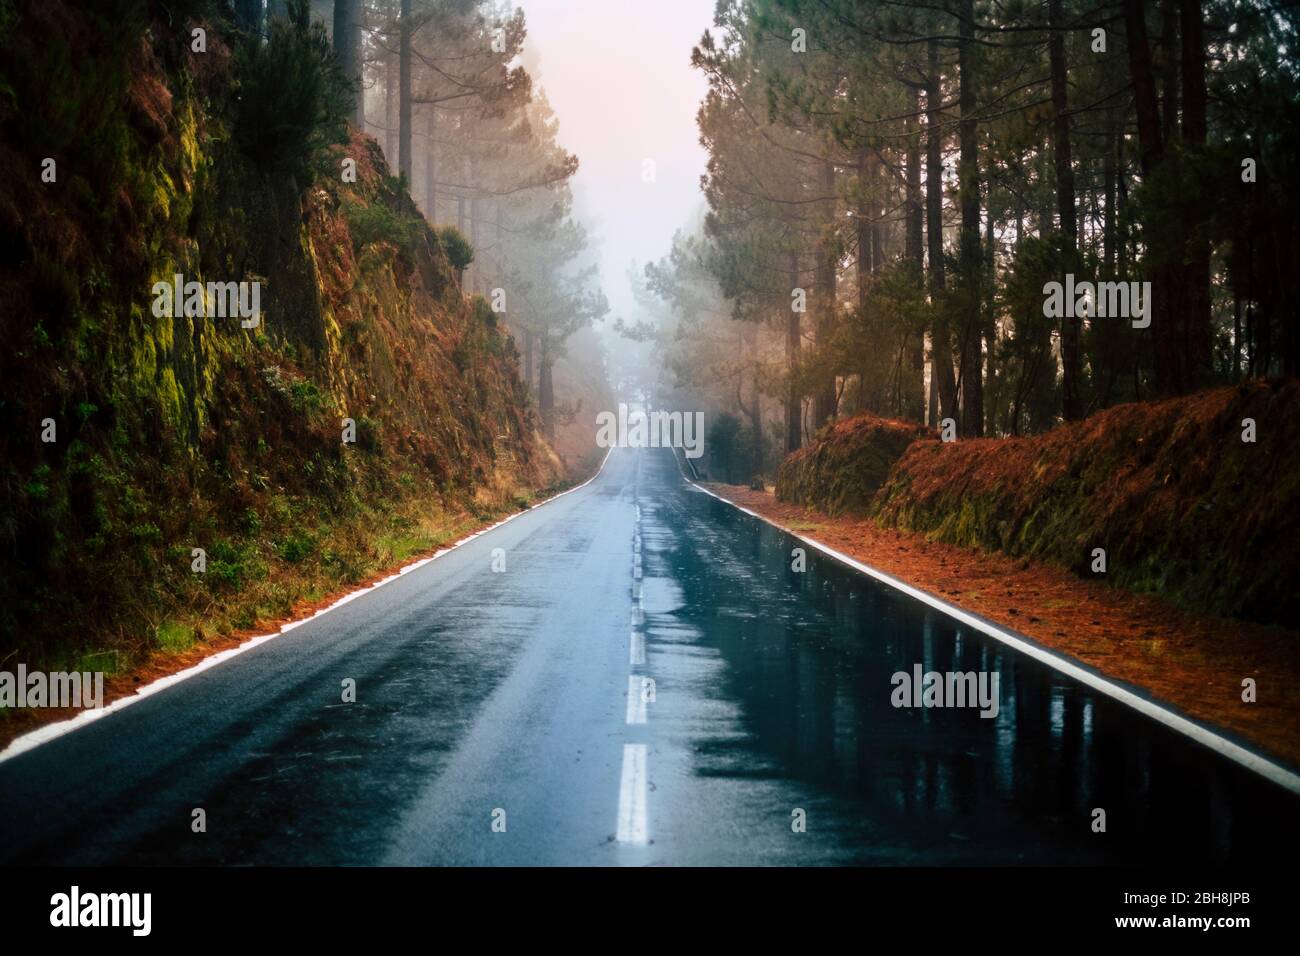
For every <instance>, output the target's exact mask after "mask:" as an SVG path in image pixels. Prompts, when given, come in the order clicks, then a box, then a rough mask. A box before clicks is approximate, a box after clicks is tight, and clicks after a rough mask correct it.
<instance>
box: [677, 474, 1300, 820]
mask: <svg viewBox="0 0 1300 956" xmlns="http://www.w3.org/2000/svg"><path fill="white" fill-rule="evenodd" d="M682 478H683V480H684V481H686V483H687V484H690V485H693V486H694V487H696V488H698V489H699V490H700V491H702V492H704V493H705V494H706V495H709V496H710V497H713V498H717V499H718V500H719V501H722V502H725V503H726V504H729V505H731V507H733V508H735V509H737V510H739V511H743V512H744V513H745V514H747V515H752V516H753V517H755V518H757V519H758V520H759V521H762V522H764V523H765V524H769V525H771V526H772V527H774V528H777V529H778V530H780V531H784V532H785V533H786V534H788V535H790V536H791V537H793V538H795V539H796V540H799V541H802V542H804V543H805V544H807V545H810V546H812V547H814V548H816V549H817V550H818V551H821V552H822V553H823V554H826V555H828V556H830V557H832V558H834V559H835V560H837V561H839V562H840V563H842V564H847V565H848V566H849V567H851V568H853V569H854V570H856V571H860V572H862V573H863V574H867V575H870V576H871V577H873V578H875V579H876V580H878V581H881V582H882V583H884V584H887V585H889V586H890V587H892V588H894V589H896V590H899V591H902V592H903V593H904V594H906V595H908V596H909V597H913V598H916V600H918V601H921V602H923V603H925V604H928V605H930V606H931V607H933V608H935V609H936V610H939V611H942V612H943V613H944V614H946V615H948V616H949V617H951V618H954V619H956V620H958V621H960V622H962V623H963V624H966V625H968V626H969V627H972V628H974V629H975V630H977V631H980V632H982V633H984V634H987V635H988V636H989V637H992V638H994V639H996V640H998V641H1001V642H1002V643H1003V644H1006V645H1007V646H1008V647H1013V648H1015V649H1016V650H1018V651H1020V652H1021V653H1022V654H1025V655H1027V656H1029V657H1032V658H1034V659H1035V660H1037V661H1040V662H1041V663H1044V664H1046V665H1047V666H1048V667H1051V668H1054V669H1055V670H1057V671H1059V672H1060V673H1062V674H1065V675H1066V676H1067V677H1071V678H1073V679H1074V680H1077V681H1079V682H1080V683H1081V684H1086V685H1087V686H1088V687H1091V688H1092V689H1093V690H1096V691H1100V692H1101V693H1103V694H1105V695H1106V696H1108V697H1111V698H1113V699H1115V700H1117V701H1119V702H1120V703H1123V704H1127V705H1128V706H1129V707H1132V708H1133V709H1134V710H1136V711H1137V712H1138V713H1140V714H1142V715H1144V716H1146V717H1150V718H1152V719H1153V720H1156V721H1158V722H1159V723H1162V724H1164V725H1165V726H1166V727H1169V728H1172V729H1173V730H1175V731H1177V732H1178V733H1181V734H1183V735H1184V736H1187V737H1190V738H1192V739H1193V740H1195V741H1196V742H1197V743H1199V744H1204V745H1205V746H1206V747H1209V748H1210V749H1211V750H1214V751H1216V752H1217V753H1219V754H1222V755H1223V756H1225V757H1227V758H1228V759H1229V760H1232V761H1233V762H1235V763H1237V764H1240V765H1241V766H1243V767H1245V768H1246V769H1247V770H1253V771H1254V772H1255V773H1257V774H1259V775H1260V776H1262V777H1265V778H1266V779H1268V780H1271V781H1272V782H1273V783H1276V784H1277V785H1278V786H1280V787H1285V788H1286V789H1287V790H1290V791H1291V792H1292V793H1297V794H1300V774H1297V773H1295V772H1294V771H1292V770H1289V769H1287V768H1286V767H1284V766H1282V765H1281V764H1279V763H1277V762H1275V761H1273V760H1270V759H1269V758H1267V757H1265V756H1263V755H1262V754H1259V753H1256V752H1255V751H1253V750H1250V749H1248V748H1246V747H1243V746H1241V745H1240V744H1238V743H1234V742H1233V741H1231V740H1229V739H1228V738H1227V737H1224V736H1222V735H1221V734H1218V733H1216V732H1215V731H1213V730H1211V729H1210V728H1208V727H1205V726H1203V725H1201V724H1199V723H1196V722H1195V721H1193V720H1189V719H1188V718H1186V717H1184V716H1183V715H1182V714H1179V713H1177V712H1175V711H1173V710H1171V709H1170V708H1168V707H1166V706H1164V705H1162V704H1159V703H1157V702H1156V701H1154V700H1151V699H1149V698H1147V697H1143V696H1142V695H1141V694H1136V693H1134V692H1133V691H1131V690H1129V689H1128V688H1126V687H1122V686H1120V685H1119V684H1116V683H1115V682H1113V681H1111V680H1110V679H1109V678H1106V677H1104V676H1102V675H1101V674H1098V673H1096V672H1095V671H1093V670H1091V669H1089V668H1087V667H1085V666H1083V665H1081V664H1078V663H1076V662H1074V661H1073V660H1071V659H1070V658H1067V657H1065V656H1064V655H1061V654H1059V653H1058V652H1056V651H1052V650H1049V649H1048V648H1046V647H1044V646H1042V645H1041V644H1038V643H1036V642H1034V641H1032V640H1031V639H1030V638H1027V637H1023V636H1018V635H1015V634H1012V633H1011V632H1009V631H1005V630H1003V629H1002V628H1000V627H998V626H997V625H996V624H993V623H992V622H991V621H986V620H984V619H983V618H980V617H978V616H976V615H974V614H971V613H970V612H968V611H964V610H962V609H961V608H959V607H957V606H956V605H953V604H949V603H948V602H947V601H944V600H942V599H940V598H937V597H935V596H934V595H933V594H930V593H928V592H926V591H922V590H920V589H919V588H915V587H913V586H912V585H910V584H907V583H905V582H904V581H902V580H900V579H898V578H896V577H894V576H893V575H892V574H886V573H885V572H884V571H880V570H878V569H876V568H873V567H871V566H870V565H867V564H863V563H862V562H861V561H859V560H857V559H856V558H851V557H849V556H848V555H847V554H843V553H842V552H839V551H836V550H835V549H834V548H832V547H830V546H828V545H825V544H822V543H821V542H820V541H818V540H817V539H815V538H808V537H805V536H804V535H801V534H798V533H796V532H794V531H791V530H790V529H788V528H783V527H781V526H780V525H779V524H777V523H776V522H775V521H772V520H770V519H768V518H765V517H764V516H763V515H761V514H759V513H758V512H756V511H751V510H750V509H749V508H746V507H744V506H743V505H738V504H736V503H735V502H734V501H731V500H729V499H727V498H724V497H722V495H719V494H715V493H714V492H712V491H710V490H709V489H708V488H705V487H704V486H702V485H700V484H698V483H696V482H694V481H691V480H690V479H689V478H687V477H686V476H685V475H683V476H682Z"/></svg>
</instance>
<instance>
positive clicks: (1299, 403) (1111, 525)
mask: <svg viewBox="0 0 1300 956" xmlns="http://www.w3.org/2000/svg"><path fill="white" fill-rule="evenodd" d="M1244 419H1253V420H1254V422H1255V428H1256V441H1254V442H1253V443H1252V442H1247V441H1243V438H1242V434H1243V420H1244ZM1298 506H1300V382H1295V381H1288V382H1267V383H1264V382H1261V383H1258V384H1253V385H1249V386H1243V387H1238V388H1221V389H1214V390H1210V391H1205V392H1200V393H1198V394H1195V395H1191V396H1187V397H1184V398H1176V399H1169V400H1165V401H1159V402H1150V403H1134V404H1129V405H1120V406H1117V407H1115V408H1110V409H1107V410H1105V411H1103V412H1100V413H1098V414H1096V415H1093V416H1091V417H1089V418H1088V419H1086V420H1084V421H1081V422H1074V423H1071V424H1067V425H1062V426H1060V427H1058V428H1056V429H1053V430H1052V431H1050V432H1047V433H1046V434H1043V435H1038V436H1034V437H1031V438H1003V439H974V440H967V441H960V442H955V443H949V444H945V443H943V442H939V441H936V440H928V441H918V442H915V443H913V444H911V445H910V446H909V447H908V448H907V449H906V451H905V452H904V453H903V455H902V456H901V457H900V458H899V460H898V462H897V464H896V465H895V466H894V468H893V470H892V472H891V474H890V475H889V478H888V480H887V481H886V482H885V483H884V485H883V487H881V489H880V491H879V492H878V493H877V495H876V498H875V500H874V502H873V503H872V506H871V509H870V510H871V513H872V515H873V516H874V517H876V519H877V520H878V521H879V522H880V523H881V524H884V525H887V526H893V527H899V528H903V529H907V530H913V531H920V532H923V533H925V534H927V535H929V536H930V537H932V538H935V539H937V540H942V541H946V542H950V543H954V544H960V545H967V546H978V547H981V548H985V549H988V550H998V551H1003V552H1005V553H1007V554H1011V555H1015V556H1026V557H1033V558H1037V559H1042V560H1047V561H1050V562H1053V563H1056V564H1060V565H1064V566H1066V567H1068V568H1071V569H1073V570H1075V571H1077V572H1078V573H1080V574H1082V575H1091V574H1092V571H1091V564H1092V552H1093V549H1094V548H1103V549H1105V552H1106V573H1105V579H1106V580H1107V581H1109V582H1111V583H1114V584H1119V585H1122V586H1124V587H1127V588H1130V589H1133V590H1138V591H1146V592H1154V593H1159V594H1163V595H1165V596H1167V597H1171V598H1173V599H1175V600H1177V601H1178V602H1180V603H1182V604H1184V605H1185V606H1189V607H1193V608H1197V609H1200V610H1206V611H1211V612H1214V613H1218V614H1224V615H1231V616H1237V617H1244V618H1248V619H1251V620H1258V621H1263V622H1268V623H1279V624H1285V625H1289V626H1295V625H1296V624H1300V507H1298Z"/></svg>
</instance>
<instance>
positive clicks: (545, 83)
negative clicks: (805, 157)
mask: <svg viewBox="0 0 1300 956" xmlns="http://www.w3.org/2000/svg"><path fill="white" fill-rule="evenodd" d="M512 5H517V6H521V7H523V9H524V15H525V17H526V19H527V22H528V41H527V43H528V47H529V60H530V62H531V60H532V58H533V57H537V58H538V59H539V60H540V67H539V73H540V77H539V79H540V82H541V86H542V87H543V89H545V91H546V96H547V98H548V99H549V100H550V103H551V107H552V108H553V109H554V110H555V113H556V116H557V118H558V119H559V123H560V137H559V138H560V143H561V144H562V145H563V146H564V148H565V149H567V150H568V151H569V152H571V153H574V154H576V155H577V157H578V159H579V162H580V165H579V168H578V174H577V175H576V176H575V177H574V179H573V192H574V206H575V213H576V215H577V216H578V217H579V218H580V219H581V220H582V221H583V222H584V223H585V224H586V225H587V226H588V228H589V230H590V233H591V235H590V240H591V245H592V246H593V247H594V248H595V249H596V250H597V251H598V253H599V256H600V268H601V274H602V280H603V288H604V290H605V295H606V296H607V297H608V298H609V303H610V316H609V319H608V320H607V321H611V322H612V320H613V319H614V318H615V317H622V318H624V319H626V320H628V321H635V320H636V318H637V315H636V313H635V311H634V305H633V303H632V295H631V290H630V288H629V286H628V283H627V279H626V271H627V266H628V263H629V262H631V261H632V260H636V262H637V263H638V265H640V266H644V264H645V263H646V262H647V261H649V260H652V259H658V258H659V257H660V256H662V255H664V254H666V253H667V252H668V249H669V246H670V244H671V242H672V237H673V233H674V232H675V231H676V230H677V229H678V228H681V227H683V226H685V225H687V224H688V222H689V221H690V220H692V219H693V218H694V216H695V215H696V213H697V212H698V210H699V208H700V206H701V204H702V203H703V201H704V200H703V196H702V195H701V194H700V188H699V183H700V176H701V174H702V173H703V172H704V166H705V162H706V154H705V152H704V149H703V147H701V146H700V144H699V132H698V130H697V129H696V126H695V111H696V110H697V109H698V108H699V105H700V101H701V99H702V98H703V96H704V93H705V89H706V84H705V81H704V77H703V75H702V74H700V73H699V71H697V70H694V69H692V68H691V63H690V57H691V49H692V47H694V46H695V44H696V42H697V41H698V40H699V38H700V36H701V34H703V33H704V31H705V30H706V29H708V28H709V26H710V25H711V24H712V22H713V6H714V4H713V0H514V3H513V4H512ZM647 159H650V160H653V161H654V163H655V167H656V168H655V172H656V181H655V182H653V183H646V182H643V181H642V176H641V173H642V163H643V162H644V161H645V160H647Z"/></svg>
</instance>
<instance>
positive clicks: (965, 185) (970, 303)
mask: <svg viewBox="0 0 1300 956" xmlns="http://www.w3.org/2000/svg"><path fill="white" fill-rule="evenodd" d="M974 59H975V3H974V0H962V4H961V22H960V23H959V25H958V45H957V61H958V62H957V68H958V70H959V71H960V80H961V90H960V93H959V99H960V107H961V120H960V122H959V123H958V125H957V133H958V136H959V137H960V140H961V164H960V166H959V168H958V170H957V188H958V191H959V193H960V195H961V244H960V261H961V286H962V296H961V306H962V330H961V344H962V362H961V365H962V370H961V397H962V401H961V424H962V428H961V431H962V435H963V437H967V438H972V437H977V436H979V435H981V434H983V432H984V379H983V370H982V368H981V366H982V364H983V361H982V356H983V349H982V348H981V345H982V343H981V336H980V291H979V290H980V285H981V282H980V263H981V258H982V256H981V254H980V178H979V142H978V139H977V136H978V132H979V130H978V128H977V126H976V120H975V68H974Z"/></svg>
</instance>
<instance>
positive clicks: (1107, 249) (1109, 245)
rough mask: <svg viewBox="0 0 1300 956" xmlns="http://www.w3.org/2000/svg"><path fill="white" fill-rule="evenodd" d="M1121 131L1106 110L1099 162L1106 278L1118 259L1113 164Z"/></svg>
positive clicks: (1117, 217)
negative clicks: (1104, 142) (1103, 150)
mask: <svg viewBox="0 0 1300 956" xmlns="http://www.w3.org/2000/svg"><path fill="white" fill-rule="evenodd" d="M1122 135H1123V133H1122V132H1121V130H1120V126H1119V123H1118V122H1116V119H1115V112H1114V111H1113V110H1107V111H1106V152H1105V155H1104V156H1103V158H1102V163H1101V178H1102V182H1103V187H1102V190H1103V201H1104V202H1105V206H1106V208H1105V209H1103V210H1102V227H1101V242H1102V261H1103V263H1104V268H1105V272H1106V276H1105V277H1106V278H1107V279H1114V278H1115V264H1116V262H1117V261H1118V257H1117V255H1116V253H1117V250H1116V248H1115V240H1116V239H1117V238H1118V236H1119V216H1118V212H1119V211H1118V210H1117V209H1116V208H1115V203H1116V202H1117V200H1118V196H1117V193H1118V190H1117V188H1116V184H1115V178H1116V170H1115V164H1116V160H1117V158H1118V155H1117V154H1118V152H1119V150H1118V146H1117V141H1118V140H1119V139H1120V137H1121V136H1122Z"/></svg>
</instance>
